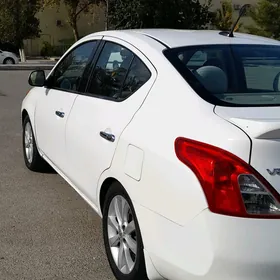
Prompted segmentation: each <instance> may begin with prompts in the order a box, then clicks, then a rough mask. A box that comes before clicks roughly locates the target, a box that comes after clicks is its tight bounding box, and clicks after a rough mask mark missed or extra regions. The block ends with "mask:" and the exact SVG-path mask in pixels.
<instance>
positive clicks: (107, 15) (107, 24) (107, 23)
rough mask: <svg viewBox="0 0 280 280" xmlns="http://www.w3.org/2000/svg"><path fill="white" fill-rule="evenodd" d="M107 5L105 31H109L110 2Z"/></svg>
mask: <svg viewBox="0 0 280 280" xmlns="http://www.w3.org/2000/svg"><path fill="white" fill-rule="evenodd" d="M105 3H106V15H105V30H108V29H109V0H107V1H105Z"/></svg>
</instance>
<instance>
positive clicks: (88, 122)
mask: <svg viewBox="0 0 280 280" xmlns="http://www.w3.org/2000/svg"><path fill="white" fill-rule="evenodd" d="M103 42H104V46H103V49H102V51H101V54H100V56H99V58H98V60H97V62H96V65H95V68H94V71H93V73H92V76H91V78H90V79H89V84H88V87H87V90H86V94H85V95H79V96H78V97H77V99H76V100H75V103H74V105H73V109H72V111H71V114H70V117H69V120H68V123H67V126H66V149H67V159H68V162H70V163H71V166H69V170H68V171H67V176H68V177H69V178H70V179H71V181H72V182H73V183H74V184H75V185H76V187H77V188H79V189H80V191H81V192H82V193H83V194H84V195H85V196H86V197H87V198H89V199H90V200H91V202H92V203H94V204H96V202H97V199H96V188H97V184H98V180H99V178H100V175H101V174H102V173H103V171H104V170H106V169H108V168H109V167H110V165H111V162H112V159H113V156H114V152H115V149H116V146H117V144H118V140H119V137H120V136H121V134H122V132H123V130H124V129H125V127H126V126H127V125H128V124H129V122H130V121H131V120H132V118H133V116H134V115H135V113H136V112H137V110H138V109H139V108H140V107H141V105H142V103H143V102H144V99H145V97H146V96H147V94H148V92H149V90H150V89H151V87H152V85H153V83H154V81H155V79H156V71H155V69H154V67H153V66H152V65H151V63H150V62H149V61H148V59H147V58H146V57H145V56H144V55H143V54H142V53H141V52H140V51H139V50H137V49H136V48H134V47H133V46H131V45H130V44H128V43H126V42H123V41H121V40H118V39H113V38H110V39H105V40H104V41H103Z"/></svg>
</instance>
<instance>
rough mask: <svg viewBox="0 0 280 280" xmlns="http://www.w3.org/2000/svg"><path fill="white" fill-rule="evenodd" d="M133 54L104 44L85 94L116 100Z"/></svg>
mask: <svg viewBox="0 0 280 280" xmlns="http://www.w3.org/2000/svg"><path fill="white" fill-rule="evenodd" d="M133 57H134V54H133V53H132V52H131V51H130V50H128V49H127V48H125V47H123V46H121V45H118V44H116V43H112V42H106V43H105V45H104V47H103V50H102V52H101V54H100V56H99V58H98V60H97V63H96V66H95V68H94V71H93V74H92V78H91V80H90V82H89V86H88V89H87V93H89V94H92V95H94V96H99V97H106V98H117V97H118V96H119V95H120V92H121V90H122V87H123V83H124V80H125V78H126V76H127V73H128V70H129V68H130V66H131V63H132V60H133Z"/></svg>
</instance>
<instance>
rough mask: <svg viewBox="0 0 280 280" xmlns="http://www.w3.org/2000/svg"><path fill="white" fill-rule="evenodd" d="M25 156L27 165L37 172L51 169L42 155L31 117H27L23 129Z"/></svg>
mask: <svg viewBox="0 0 280 280" xmlns="http://www.w3.org/2000/svg"><path fill="white" fill-rule="evenodd" d="M22 147H23V157H24V162H25V165H26V167H27V168H28V169H29V170H31V171H35V172H46V171H49V170H50V166H49V165H48V163H47V162H46V161H45V160H44V159H43V158H42V157H41V156H40V154H39V152H38V149H37V145H36V141H35V137H34V133H33V129H32V126H31V122H30V119H29V117H28V116H27V117H25V119H24V121H23V130H22Z"/></svg>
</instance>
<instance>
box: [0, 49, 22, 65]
mask: <svg viewBox="0 0 280 280" xmlns="http://www.w3.org/2000/svg"><path fill="white" fill-rule="evenodd" d="M18 63H19V57H18V56H17V55H16V54H14V53H12V52H7V51H2V50H0V64H18Z"/></svg>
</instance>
